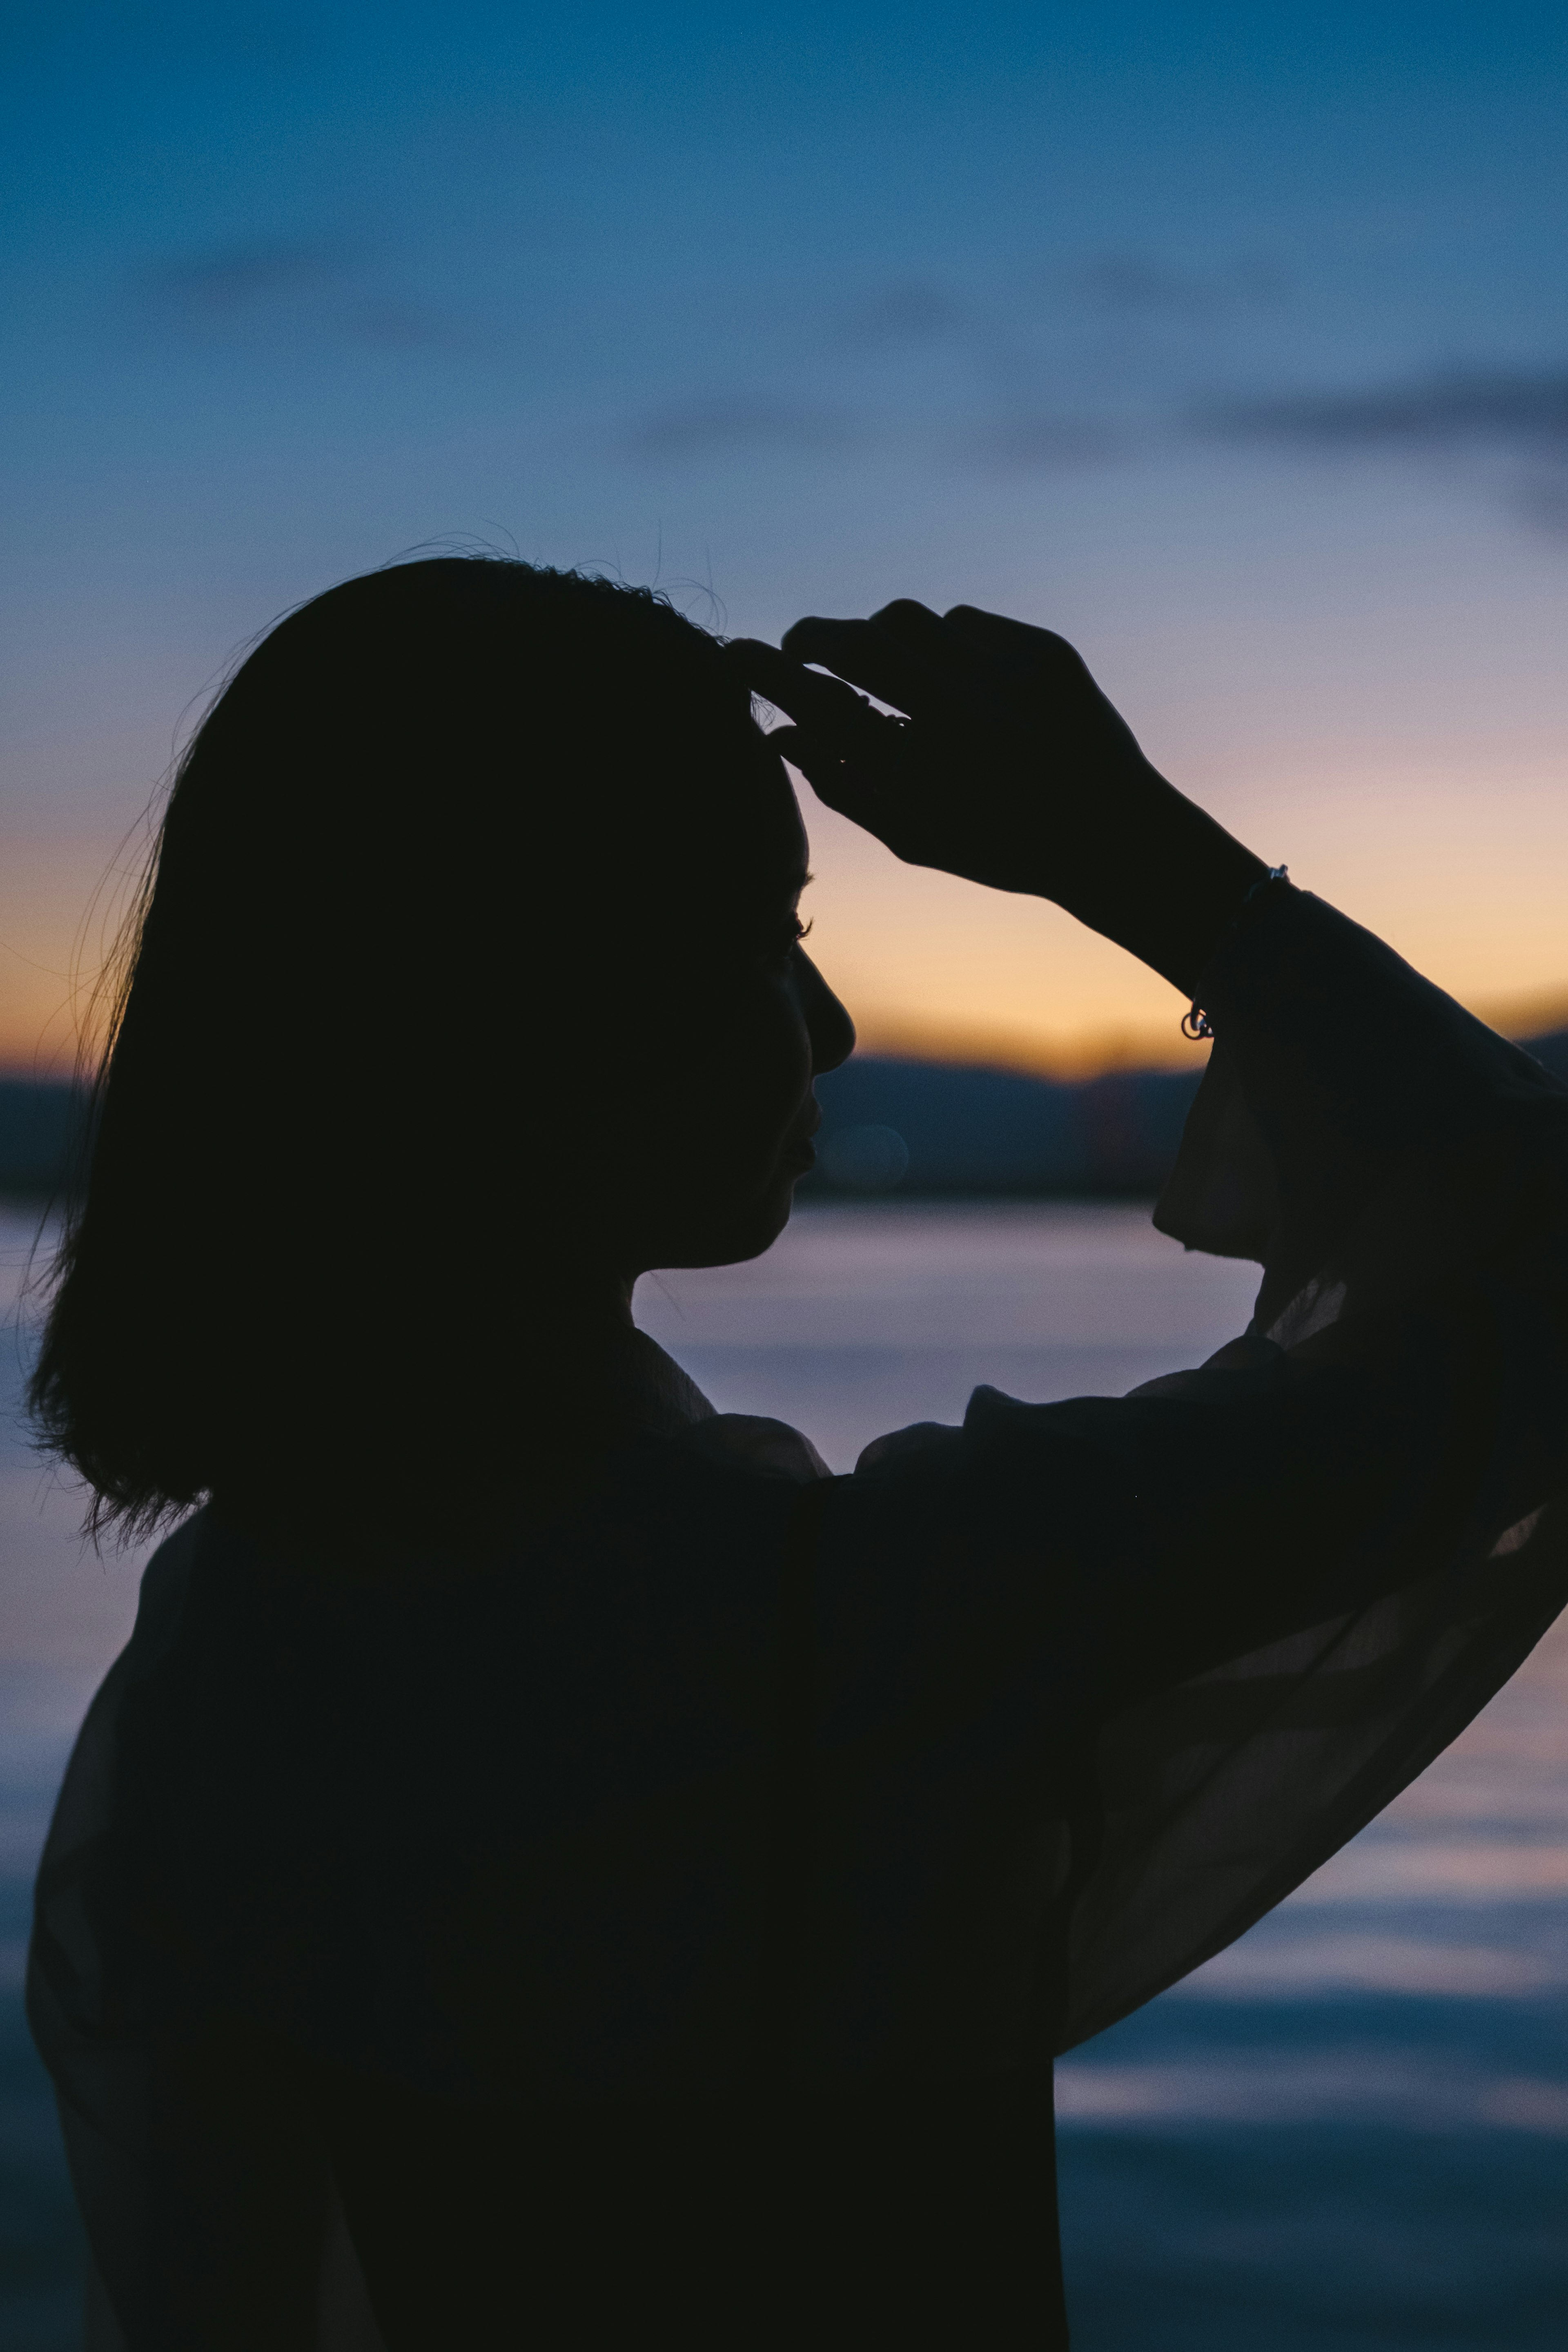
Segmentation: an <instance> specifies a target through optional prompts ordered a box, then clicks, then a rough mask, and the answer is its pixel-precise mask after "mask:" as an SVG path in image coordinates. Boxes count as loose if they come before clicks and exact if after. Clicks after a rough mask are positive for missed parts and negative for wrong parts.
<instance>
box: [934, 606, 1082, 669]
mask: <svg viewBox="0 0 1568 2352" xmlns="http://www.w3.org/2000/svg"><path fill="white" fill-rule="evenodd" d="M942 625H943V627H944V628H945V629H946V630H947V631H948V632H949V633H950V635H952V636H953V637H955V638H956V640H957V641H958V642H959V643H960V644H962V645H967V646H971V647H972V648H973V649H974V650H975V651H976V652H977V653H983V654H987V655H988V656H990V658H991V659H992V660H993V661H995V662H997V663H998V665H999V666H1000V667H1002V668H1003V669H1005V670H1007V671H1008V672H1009V674H1010V675H1012V676H1014V677H1019V676H1023V675H1025V674H1026V673H1033V674H1035V675H1036V676H1038V675H1040V673H1041V672H1042V671H1045V672H1049V671H1051V670H1061V669H1062V668H1065V667H1074V668H1076V667H1082V665H1081V662H1080V657H1079V656H1078V654H1077V653H1076V652H1075V651H1074V649H1073V648H1072V646H1070V645H1069V644H1068V642H1067V639H1066V638H1065V637H1059V636H1058V635H1056V633H1055V631H1054V630H1053V629H1037V628H1034V627H1032V626H1031V625H1030V623H1029V622H1028V621H1014V620H1009V617H1008V615H1007V614H1005V613H986V612H982V611H981V609H980V607H979V606H978V605H977V604H955V605H954V607H953V609H952V611H951V612H950V613H945V614H943V616H942Z"/></svg>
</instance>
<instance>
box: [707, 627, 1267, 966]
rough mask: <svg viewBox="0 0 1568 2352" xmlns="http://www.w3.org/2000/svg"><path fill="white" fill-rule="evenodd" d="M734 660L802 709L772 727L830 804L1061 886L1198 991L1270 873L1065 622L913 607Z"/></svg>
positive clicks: (1093, 920) (926, 846) (1009, 879)
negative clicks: (1147, 736)
mask: <svg viewBox="0 0 1568 2352" xmlns="http://www.w3.org/2000/svg"><path fill="white" fill-rule="evenodd" d="M729 658H730V659H731V660H732V661H735V662H737V663H739V664H741V665H742V666H743V667H744V668H745V671H746V675H747V678H748V680H749V681H750V684H751V686H752V688H754V690H755V691H756V692H757V693H758V694H759V695H761V696H763V697H764V698H766V699H767V700H768V701H769V702H771V703H773V704H774V705H775V706H776V707H777V708H778V709H781V710H784V711H786V712H787V713H788V714H789V717H790V718H791V719H793V720H794V722H795V723H794V725H793V727H792V728H790V729H789V730H788V731H785V732H781V733H779V734H777V735H776V736H775V737H774V739H773V740H774V741H775V743H776V744H777V746H778V748H779V751H781V752H782V753H783V755H784V757H785V758H786V759H788V760H789V761H792V762H793V764H794V765H795V766H797V767H798V768H800V771H801V772H802V773H803V774H804V775H805V776H806V777H807V778H808V779H809V780H810V784H811V787H812V790H813V791H814V792H816V793H818V794H819V796H820V797H821V799H822V800H824V801H826V802H827V803H828V805H829V807H830V808H834V809H837V810H839V811H840V812H841V814H843V815H845V816H849V817H852V818H853V819H854V821H855V823H856V824H862V825H864V826H865V828H866V829H867V831H868V832H870V833H873V834H875V835H876V836H877V838H878V839H879V840H880V841H883V842H885V843H886V845H887V846H888V847H889V849H891V850H892V851H893V852H894V856H898V857H902V858H903V859H904V861H905V863H906V864H908V865H911V866H935V867H936V868H937V869H938V870H939V871H941V872H943V873H947V874H957V875H962V876H964V877H966V878H967V880H969V881H971V882H983V883H986V884H988V885H989V887H991V888H992V889H996V890H1013V891H1021V892H1025V893H1029V894H1031V895H1033V896H1035V897H1038V898H1051V899H1053V900H1054V901H1055V902H1056V904H1057V905H1059V906H1061V907H1065V908H1067V910H1068V912H1069V913H1070V914H1072V915H1076V916H1077V918H1078V919H1079V920H1080V922H1082V923H1087V924H1088V925H1089V927H1090V929H1092V930H1096V931H1101V932H1103V934H1104V936H1105V937H1106V938H1107V939H1111V940H1115V941H1116V942H1117V944H1118V946H1121V947H1124V948H1126V949H1127V950H1129V951H1130V952H1131V953H1132V954H1134V955H1135V956H1137V957H1138V958H1139V959H1140V960H1141V961H1143V962H1145V963H1146V964H1149V965H1152V966H1153V968H1154V970H1155V971H1158V972H1161V973H1163V974H1164V976H1165V978H1166V980H1168V981H1169V982H1171V983H1172V985H1173V986H1174V987H1176V988H1178V989H1180V990H1181V991H1182V992H1183V993H1184V994H1185V995H1187V996H1191V995H1192V993H1193V992H1194V990H1195V989H1196V987H1197V978H1198V975H1199V973H1200V972H1202V971H1204V969H1205V967H1206V966H1207V962H1208V960H1209V957H1210V956H1211V954H1212V953H1213V951H1214V949H1215V946H1216V944H1217V942H1218V940H1219V939H1220V937H1221V936H1222V934H1223V932H1224V930H1225V929H1226V926H1227V925H1228V923H1229V921H1230V920H1231V919H1232V918H1233V916H1234V915H1235V914H1236V912H1237V910H1238V909H1239V907H1240V906H1241V904H1242V902H1243V900H1244V899H1245V898H1246V897H1247V895H1248V893H1249V891H1250V890H1251V889H1252V888H1253V887H1255V885H1257V884H1258V883H1260V881H1262V880H1263V878H1264V877H1265V875H1266V874H1267V871H1268V869H1267V867H1266V866H1264V864H1263V862H1262V860H1261V859H1260V858H1258V857H1255V856H1253V854H1252V852H1251V851H1250V850H1249V849H1244V848H1243V847H1242V845H1241V844H1240V843H1239V841H1235V840H1233V839H1232V838H1231V836H1230V835H1229V834H1228V833H1227V832H1226V831H1225V830H1224V828H1223V827H1222V826H1220V825H1218V824H1216V823H1215V821H1214V819H1213V818H1212V817H1210V816H1207V815H1206V814H1205V813H1204V812H1203V810H1202V809H1200V808H1197V807H1196V806H1195V805H1194V803H1192V802H1191V801H1189V800H1187V799H1186V798H1185V797H1184V796H1183V794H1182V793H1178V792H1177V791H1176V787H1175V785H1174V784H1170V783H1167V782H1166V779H1165V778H1164V777H1163V776H1162V775H1160V774H1159V773H1158V772H1157V771H1156V770H1155V769H1154V768H1153V767H1151V766H1150V764H1149V762H1148V761H1147V760H1145V757H1144V755H1143V753H1142V751H1140V750H1139V749H1138V746H1137V743H1136V742H1135V740H1134V737H1133V733H1132V730H1131V729H1130V728H1129V727H1128V726H1127V724H1126V722H1125V720H1124V719H1122V718H1121V717H1120V716H1119V714H1118V713H1117V712H1116V711H1115V710H1114V709H1113V708H1112V706H1111V704H1110V703H1109V702H1108V701H1107V700H1106V698H1105V697H1104V696H1103V694H1102V693H1101V691H1100V689H1099V688H1098V687H1097V686H1096V685H1095V683H1094V680H1093V679H1092V677H1090V675H1089V672H1088V670H1087V669H1086V668H1085V667H1084V665H1083V662H1082V658H1081V657H1080V656H1079V655H1078V654H1076V653H1075V652H1074V651H1073V649H1072V647H1071V646H1070V645H1069V644H1067V642H1066V640H1065V639H1064V638H1061V637H1058V636H1054V635H1052V634H1051V631H1050V630H1049V629H1036V628H1031V627H1030V626H1029V625H1028V624H1027V623H1025V622H1022V621H1010V620H1007V619H1005V618H1003V617H1002V616H1001V615H999V614H995V613H981V612H977V611H976V610H975V608H974V607H973V606H971V605H967V604H960V605H958V606H956V608H955V609H954V610H953V611H952V612H950V613H948V614H946V615H945V616H944V617H942V618H941V619H938V617H937V615H936V614H935V613H932V612H928V611H927V609H926V608H925V605H924V604H912V603H909V602H901V603H898V604H889V605H887V606H885V607H884V608H883V611H882V612H880V613H877V614H873V617H872V618H871V619H870V620H869V621H822V620H806V621H799V622H797V623H796V625H795V626H794V627H793V628H792V629H791V630H789V633H788V634H787V635H786V636H785V639H784V644H783V649H782V651H780V652H775V651H774V649H773V647H772V646H764V645H758V644H756V643H755V642H753V641H751V640H749V639H740V640H737V642H736V643H735V644H734V645H732V646H730V648H729ZM807 664H819V665H821V667H822V668H826V669H829V670H831V671H833V672H835V673H836V675H835V676H833V677H823V676H822V675H821V668H809V667H806V665H807ZM846 679H848V680H850V681H852V683H851V684H850V685H846V684H845V683H843V681H844V680H846ZM854 688H860V689H861V691H860V692H856V691H854V690H853V689H854ZM867 695H873V696H875V697H876V698H877V700H878V701H880V702H883V703H888V704H891V705H892V706H893V707H894V710H895V711H897V712H899V713H902V714H904V715H903V716H901V717H890V716H887V715H885V714H884V713H882V712H879V711H877V710H876V709H873V707H872V705H871V704H870V703H869V702H867V700H866V699H865V697H866V696H867Z"/></svg>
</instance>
